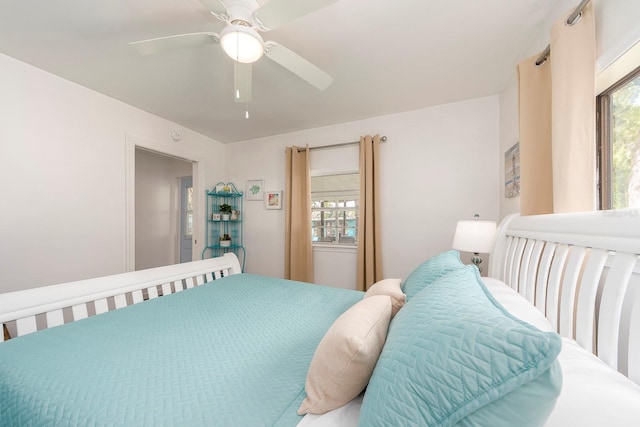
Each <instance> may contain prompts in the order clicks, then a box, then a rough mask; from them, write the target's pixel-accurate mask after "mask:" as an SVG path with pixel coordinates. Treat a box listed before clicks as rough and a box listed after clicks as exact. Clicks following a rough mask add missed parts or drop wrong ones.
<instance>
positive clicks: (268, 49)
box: [264, 42, 333, 90]
mask: <svg viewBox="0 0 640 427" xmlns="http://www.w3.org/2000/svg"><path fill="white" fill-rule="evenodd" d="M264 47H265V53H264V54H265V55H266V56H267V57H268V58H269V59H271V60H272V61H275V62H277V63H278V64H280V65H282V66H283V67H284V68H286V69H287V70H289V71H291V72H292V73H294V74H297V75H298V77H300V78H301V79H303V80H306V81H307V82H308V83H309V84H312V85H313V86H315V87H317V88H318V89H320V90H325V89H326V88H328V87H329V85H331V82H333V77H331V76H330V75H329V74H327V73H325V72H324V71H322V70H321V69H320V68H318V67H316V66H315V65H313V64H312V63H311V62H309V61H307V60H306V59H304V58H303V57H301V56H299V55H298V54H297V53H295V52H292V51H291V50H289V49H287V48H286V47H284V46H282V45H280V44H277V43H275V42H266V43H265V46H264Z"/></svg>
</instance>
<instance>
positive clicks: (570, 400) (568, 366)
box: [298, 277, 640, 427]
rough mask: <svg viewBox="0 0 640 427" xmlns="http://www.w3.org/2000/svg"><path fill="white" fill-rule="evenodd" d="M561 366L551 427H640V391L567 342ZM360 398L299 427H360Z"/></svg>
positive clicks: (521, 312) (502, 296)
mask: <svg viewBox="0 0 640 427" xmlns="http://www.w3.org/2000/svg"><path fill="white" fill-rule="evenodd" d="M483 280H484V283H485V285H486V286H487V289H489V291H490V292H491V294H492V295H493V296H494V297H495V298H496V300H497V301H498V302H500V303H501V304H502V305H503V306H504V307H505V308H506V309H507V310H508V311H509V312H510V313H511V314H513V315H514V316H516V317H518V318H520V319H522V320H524V321H526V322H528V323H530V324H532V325H534V326H536V327H537V328H539V329H541V330H543V331H552V330H553V328H552V327H551V324H550V323H549V322H548V321H547V319H546V318H545V317H544V315H543V314H542V313H540V311H538V310H537V309H536V308H535V307H534V306H532V305H531V304H529V302H528V301H527V300H526V299H525V298H524V297H523V296H522V295H520V294H518V293H517V292H516V291H514V290H513V289H511V288H510V287H508V286H507V285H505V284H504V283H503V282H501V281H499V280H497V279H493V278H486V277H484V278H483ZM558 359H559V360H560V365H561V367H562V375H563V382H562V392H561V393H560V397H558V401H557V402H556V406H555V408H554V410H553V412H552V413H551V416H550V417H549V419H548V420H547V424H546V425H547V426H550V427H556V426H557V427H560V426H562V427H565V426H573V425H575V426H587V427H589V426H594V427H596V426H605V425H606V426H616V427H618V426H639V425H640V386H639V385H637V384H635V383H633V382H632V381H631V380H629V379H628V378H626V377H625V376H624V375H622V374H620V373H619V372H616V371H614V370H613V369H611V368H610V367H609V366H607V365H606V364H605V363H604V362H603V361H601V360H600V359H598V358H597V357H596V356H594V355H593V354H591V353H589V352H588V351H586V350H585V349H584V348H582V347H580V346H579V345H578V344H577V343H576V342H575V341H574V340H572V339H569V338H563V339H562V350H561V351H560V355H559V356H558ZM362 398H363V396H362V395H360V396H358V397H357V398H355V399H354V400H352V401H351V402H349V403H347V404H346V405H344V406H343V407H341V408H338V409H336V410H333V411H330V412H328V413H326V414H323V415H312V414H308V415H306V416H305V417H304V418H303V419H302V421H300V423H298V427H352V426H353V427H355V426H357V425H358V417H359V414H360V407H361V406H362Z"/></svg>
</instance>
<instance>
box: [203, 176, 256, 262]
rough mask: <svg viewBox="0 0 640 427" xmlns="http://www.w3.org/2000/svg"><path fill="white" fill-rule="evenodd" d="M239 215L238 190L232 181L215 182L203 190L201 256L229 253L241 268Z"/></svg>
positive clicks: (240, 216)
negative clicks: (203, 241) (204, 211)
mask: <svg viewBox="0 0 640 427" xmlns="http://www.w3.org/2000/svg"><path fill="white" fill-rule="evenodd" d="M242 214H243V212H242V191H238V189H237V188H236V186H235V185H234V184H233V183H232V182H227V183H224V182H219V183H217V184H216V186H215V188H214V189H212V190H211V191H209V190H207V228H206V246H205V248H204V249H203V250H202V259H205V258H214V257H218V256H222V255H223V254H225V253H227V252H233V253H235V254H236V256H237V257H238V259H239V260H240V265H242V270H244V260H245V257H246V251H245V249H244V246H242V238H243V235H242V234H243V233H242V232H243V227H242Z"/></svg>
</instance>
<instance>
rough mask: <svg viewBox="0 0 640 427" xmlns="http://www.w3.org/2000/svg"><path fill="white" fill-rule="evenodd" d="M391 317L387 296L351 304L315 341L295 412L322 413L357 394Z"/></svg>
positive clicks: (366, 382) (381, 342)
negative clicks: (313, 352)
mask: <svg viewBox="0 0 640 427" xmlns="http://www.w3.org/2000/svg"><path fill="white" fill-rule="evenodd" d="M390 321H391V298H390V297H389V296H386V295H376V296H372V297H370V298H366V299H363V300H362V301H359V302H357V303H356V304H354V305H353V306H352V307H351V308H350V309H349V310H347V311H345V312H344V313H343V314H342V315H341V316H340V317H338V318H337V319H336V321H335V322H334V323H333V325H331V328H329V330H328V331H327V333H326V334H325V336H324V337H323V338H322V340H321V341H320V344H318V347H317V348H316V352H315V354H314V355H313V359H312V360H311V366H310V367H309V372H308V373H307V381H306V383H305V391H306V392H307V397H306V398H305V399H304V400H303V401H302V404H301V405H300V408H298V414H299V415H304V414H307V413H310V414H324V413H325V412H328V411H331V410H332V409H336V408H339V407H340V406H342V405H344V404H346V403H347V402H349V401H350V400H351V399H353V398H355V397H356V396H358V395H359V394H360V393H361V392H362V390H364V388H365V387H366V386H367V384H368V383H369V378H370V377H371V374H372V372H373V368H375V366H376V362H377V361H378V357H379V356H380V352H381V351H382V347H383V346H384V342H385V339H386V338H387V329H388V328H389V322H390Z"/></svg>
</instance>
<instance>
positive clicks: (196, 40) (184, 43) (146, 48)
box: [129, 33, 220, 55]
mask: <svg viewBox="0 0 640 427" xmlns="http://www.w3.org/2000/svg"><path fill="white" fill-rule="evenodd" d="M219 41H220V38H219V37H218V34H216V33H191V34H178V35H175V36H167V37H158V38H157V39H149V40H141V41H139V42H131V43H129V45H131V46H133V47H134V48H135V49H136V50H137V51H138V52H139V53H140V54H142V55H153V54H154V53H159V52H164V51H167V50H173V49H180V48H183V47H191V46H202V45H207V44H214V43H218V42H219Z"/></svg>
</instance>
